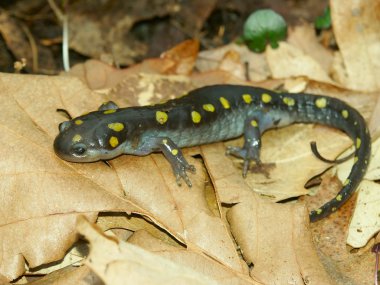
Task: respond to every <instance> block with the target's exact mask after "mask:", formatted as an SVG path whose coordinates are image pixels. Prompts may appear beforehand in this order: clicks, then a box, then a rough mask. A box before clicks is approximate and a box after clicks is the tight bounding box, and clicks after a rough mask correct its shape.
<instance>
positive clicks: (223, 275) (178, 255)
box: [128, 231, 262, 285]
mask: <svg viewBox="0 0 380 285" xmlns="http://www.w3.org/2000/svg"><path fill="white" fill-rule="evenodd" d="M128 242H131V243H132V244H135V245H138V246H140V247H142V248H144V249H146V250H149V251H150V252H154V253H155V254H157V255H160V256H162V257H165V258H167V259H169V260H171V261H173V262H175V263H177V264H180V265H181V266H186V267H188V268H191V269H193V270H195V271H197V272H201V273H202V274H205V275H206V276H210V277H211V278H212V279H214V280H217V281H218V284H242V285H243V284H258V282H257V281H254V280H252V279H251V278H250V277H249V276H248V268H246V270H245V271H244V272H243V273H239V272H236V271H234V270H231V268H228V267H225V266H223V265H221V264H220V263H218V262H215V260H213V259H211V258H209V257H208V256H206V255H204V254H201V253H200V252H196V251H192V250H190V249H184V248H178V247H173V246H170V245H168V244H166V243H164V242H163V241H161V240H158V239H155V238H153V237H152V236H151V235H149V234H148V233H147V232H145V231H138V232H136V233H135V234H134V235H133V236H132V237H131V238H130V239H128ZM242 262H243V261H242ZM243 265H244V267H246V264H243ZM260 284H262V283H260Z"/></svg>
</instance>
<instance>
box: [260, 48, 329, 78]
mask: <svg viewBox="0 0 380 285" xmlns="http://www.w3.org/2000/svg"><path fill="white" fill-rule="evenodd" d="M265 54H266V58H267V61H268V65H269V69H270V72H271V74H272V77H273V78H288V77H295V76H306V77H308V78H309V79H312V80H316V81H319V82H323V83H328V84H336V83H334V81H333V80H332V79H331V78H330V77H329V75H328V73H327V72H326V71H325V70H323V68H322V67H321V65H320V64H319V62H317V61H316V60H315V59H313V58H312V57H311V56H310V55H308V54H305V53H304V52H303V51H302V50H300V49H299V48H297V47H295V46H293V45H291V44H289V43H287V42H280V46H279V47H278V48H276V49H273V48H271V47H267V49H266V52H265Z"/></svg>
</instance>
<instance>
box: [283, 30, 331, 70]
mask: <svg viewBox="0 0 380 285" xmlns="http://www.w3.org/2000/svg"><path fill="white" fill-rule="evenodd" d="M287 42H288V43H290V44H291V45H292V46H295V47H297V48H299V49H300V50H302V51H303V52H304V53H305V54H307V55H309V56H311V57H312V58H313V59H314V60H315V61H316V62H318V63H319V64H320V66H321V67H322V68H323V70H324V71H325V72H327V73H329V71H330V68H331V65H332V62H333V53H332V52H331V51H330V50H328V49H326V48H325V47H324V46H323V45H322V44H321V43H320V42H319V40H318V38H317V36H316V33H315V28H314V24H309V23H304V24H302V25H299V26H295V27H292V28H290V29H289V33H288V38H287Z"/></svg>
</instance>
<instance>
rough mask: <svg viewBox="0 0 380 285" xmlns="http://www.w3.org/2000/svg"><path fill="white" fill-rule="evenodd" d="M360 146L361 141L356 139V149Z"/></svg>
mask: <svg viewBox="0 0 380 285" xmlns="http://www.w3.org/2000/svg"><path fill="white" fill-rule="evenodd" d="M361 144H362V140H361V139H360V138H357V139H356V148H360V145H361Z"/></svg>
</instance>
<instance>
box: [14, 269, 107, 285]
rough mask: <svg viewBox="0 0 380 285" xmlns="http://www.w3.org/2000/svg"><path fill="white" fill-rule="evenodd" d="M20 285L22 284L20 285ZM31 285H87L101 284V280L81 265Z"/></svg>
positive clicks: (50, 275) (43, 278) (58, 272)
mask: <svg viewBox="0 0 380 285" xmlns="http://www.w3.org/2000/svg"><path fill="white" fill-rule="evenodd" d="M20 284H22V283H20ZM27 284H31V285H51V284H54V285H71V284H75V285H89V284H102V281H101V279H100V278H99V277H98V276H97V275H96V274H95V273H94V272H93V271H91V269H90V268H89V267H88V266H86V265H83V266H81V267H73V266H67V267H65V268H62V269H60V270H58V271H55V272H53V273H50V274H48V275H46V276H44V277H42V278H41V279H38V280H35V281H33V282H29V283H27Z"/></svg>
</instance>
